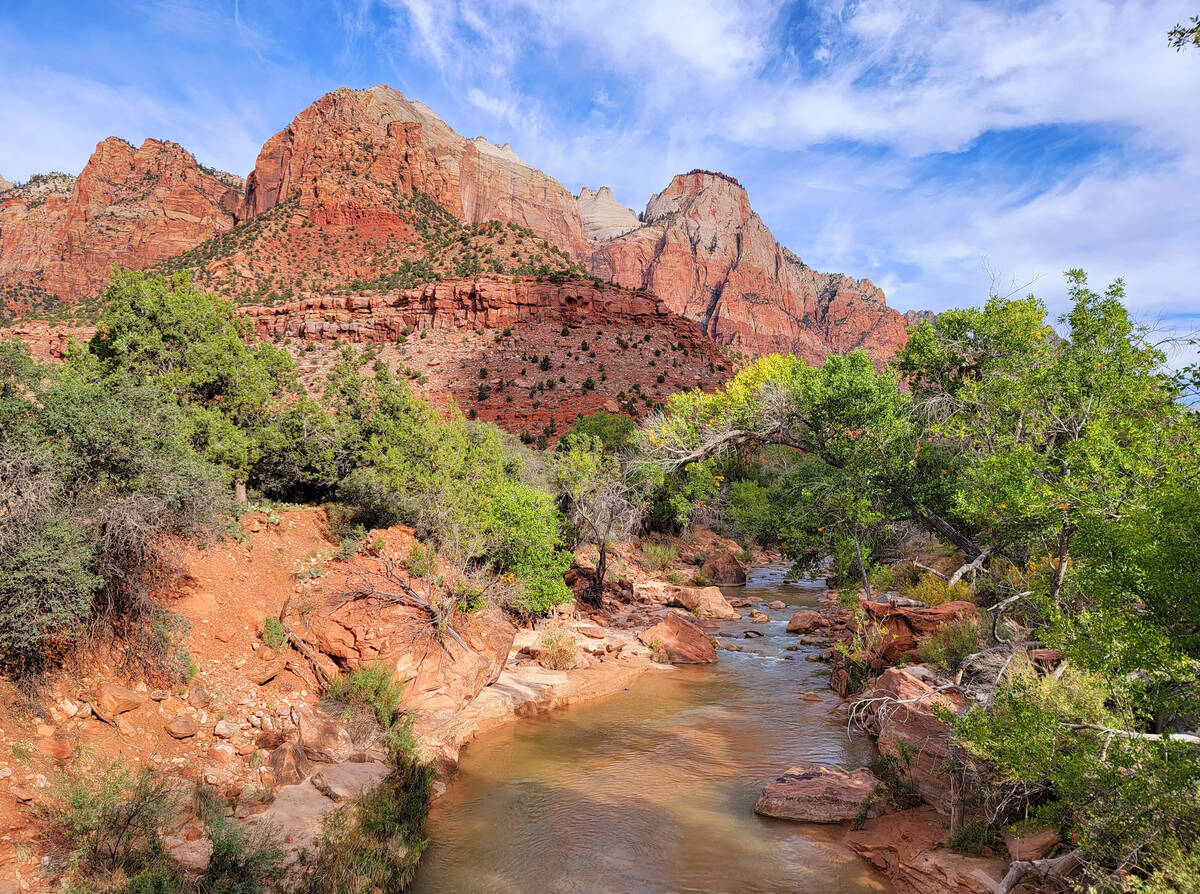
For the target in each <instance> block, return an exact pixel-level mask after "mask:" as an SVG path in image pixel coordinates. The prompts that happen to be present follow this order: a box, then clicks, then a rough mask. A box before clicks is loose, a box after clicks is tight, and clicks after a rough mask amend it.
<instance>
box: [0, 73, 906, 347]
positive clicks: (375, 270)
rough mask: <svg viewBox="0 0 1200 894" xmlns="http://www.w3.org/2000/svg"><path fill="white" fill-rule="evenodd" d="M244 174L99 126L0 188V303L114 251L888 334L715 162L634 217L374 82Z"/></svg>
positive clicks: (753, 328)
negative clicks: (565, 284) (58, 166)
mask: <svg viewBox="0 0 1200 894" xmlns="http://www.w3.org/2000/svg"><path fill="white" fill-rule="evenodd" d="M241 186H242V185H241V182H240V181H239V180H238V179H237V178H235V177H233V176H232V175H228V174H221V173H218V172H213V171H209V170H206V169H204V168H201V167H200V166H199V165H197V164H196V162H195V160H194V159H193V158H192V157H191V156H190V155H189V154H188V153H187V152H186V151H184V150H183V149H182V148H181V147H179V146H177V145H175V144H173V143H166V142H159V141H156V140H147V141H146V142H145V143H144V144H143V145H142V147H141V148H140V149H136V150H135V149H134V148H133V147H132V146H130V145H129V144H127V143H125V142H124V141H122V140H118V139H115V138H110V139H108V140H105V141H104V142H102V143H101V144H100V145H99V146H98V147H97V150H96V153H95V154H94V155H93V156H92V158H91V160H90V161H89V162H88V164H87V166H86V167H85V169H84V170H83V172H82V173H81V174H80V175H79V177H78V178H71V177H67V176H65V175H49V176H47V177H40V178H34V180H32V181H30V183H28V184H25V185H23V186H20V187H14V188H9V189H7V190H3V191H0V289H3V292H4V296H5V299H6V303H7V305H8V307H9V309H10V311H16V312H21V311H28V310H31V309H36V308H37V307H38V306H46V305H48V304H51V303H53V300H54V299H55V298H56V297H57V298H62V299H64V300H71V299H74V298H78V297H80V296H83V295H87V294H90V293H92V292H93V291H94V290H95V289H96V288H97V287H98V286H99V285H100V284H101V283H102V282H103V281H104V278H105V276H106V275H107V271H108V269H109V268H110V267H111V266H112V265H113V264H122V265H125V266H131V267H156V266H157V267H160V268H161V269H164V270H168V271H170V270H178V269H189V270H192V271H193V273H194V274H195V276H196V277H197V279H198V280H199V282H200V284H201V285H203V286H204V287H205V288H209V289H212V290H214V291H216V292H218V293H220V294H223V295H225V296H227V297H230V298H232V299H234V300H236V301H238V302H239V303H244V304H256V303H263V302H266V303H284V302H290V301H294V300H296V299H304V298H308V297H316V296H325V295H354V294H375V293H380V292H387V291H389V290H394V289H411V288H416V287H419V286H421V285H423V284H425V283H428V282H433V281H438V280H446V279H474V278H478V277H480V276H484V277H487V276H494V277H498V278H499V277H505V278H512V277H516V278H517V279H518V280H520V279H521V278H528V277H535V276H542V277H545V276H562V275H566V276H581V275H585V274H587V273H590V274H592V275H594V276H596V277H598V278H600V279H604V280H611V281H612V282H614V283H616V284H619V285H622V286H626V287H628V288H633V289H645V290H649V291H651V292H653V293H654V294H656V295H658V296H659V297H660V298H661V299H662V300H663V301H664V302H665V303H666V306H667V307H669V308H670V309H671V310H673V311H675V312H676V313H679V314H681V315H683V316H685V317H687V318H689V319H691V320H693V321H695V322H696V323H698V324H699V325H700V326H701V327H702V328H703V330H704V331H705V332H706V333H707V334H708V335H709V336H710V337H711V338H713V339H714V340H715V341H716V342H718V343H720V344H723V345H728V346H732V347H734V348H736V349H737V350H739V351H742V352H745V353H749V354H760V353H766V352H769V351H794V352H796V353H798V354H802V355H804V356H806V357H808V358H809V359H812V360H819V359H821V358H823V357H824V356H826V355H827V354H828V353H829V352H830V351H834V350H848V349H851V348H856V347H861V348H865V349H866V350H867V351H869V352H870V353H871V354H872V355H874V356H875V357H877V358H884V357H886V356H890V355H891V354H892V353H893V352H894V350H895V348H896V346H897V345H898V344H900V343H902V342H903V340H904V337H905V330H906V322H905V319H904V318H903V317H902V316H901V315H900V314H898V313H896V312H895V311H893V310H891V309H890V308H888V307H887V306H886V304H885V303H884V300H883V294H882V292H881V291H880V290H879V289H877V288H876V287H875V286H874V285H872V284H871V283H870V282H869V281H867V280H855V279H852V278H850V277H846V276H840V275H836V274H822V273H818V272H817V271H815V270H813V269H811V268H810V267H808V266H807V265H805V264H804V263H803V262H801V261H800V259H799V258H797V257H796V256H795V255H794V254H792V253H791V252H790V251H788V250H787V249H786V248H784V247H783V246H781V245H780V244H779V242H778V241H777V240H776V239H775V238H774V237H773V236H772V235H771V233H770V231H769V230H768V229H767V228H766V226H765V225H764V224H763V222H762V220H761V219H760V218H759V217H758V215H756V214H755V213H754V212H753V210H752V209H751V207H750V202H749V199H748V197H747V195H746V192H745V190H743V189H742V188H741V187H740V186H739V185H738V183H737V181H735V180H733V179H732V178H729V177H726V176H724V175H721V174H713V173H707V172H701V171H694V172H692V173H690V174H686V175H680V176H678V177H676V178H675V179H674V180H673V181H672V182H671V184H670V185H669V186H668V187H667V188H666V189H665V190H664V191H663V192H661V193H659V194H658V195H656V196H654V197H653V198H652V199H651V200H650V202H649V204H648V205H647V207H646V212H645V214H644V215H643V218H644V220H639V219H638V216H637V215H635V214H634V213H633V212H632V211H630V210H629V209H627V208H624V207H622V206H621V205H620V204H619V203H617V202H616V200H615V199H614V198H613V196H612V193H611V191H609V190H607V189H601V190H599V191H598V192H592V191H590V190H583V191H582V192H581V193H580V195H579V196H578V197H575V196H572V195H571V194H570V193H569V192H567V190H566V189H565V188H564V187H563V186H562V185H561V184H560V183H559V182H558V181H557V180H555V179H553V178H552V177H550V176H548V175H546V174H544V173H542V172H541V171H539V170H537V169H536V168H533V167H532V166H530V165H528V164H526V163H525V162H523V161H522V160H521V159H520V158H519V157H518V156H517V155H516V154H515V153H514V152H513V151H512V149H511V148H509V147H508V146H507V145H505V146H503V147H497V146H494V145H492V144H491V143H489V142H487V141H486V140H484V139H483V138H482V137H480V138H476V139H474V140H469V139H465V138H463V137H461V136H459V135H458V134H457V133H455V132H454V131H453V130H452V129H451V128H450V127H449V126H448V125H447V124H446V123H445V122H443V121H442V120H441V119H440V118H438V117H437V115H435V114H434V113H433V112H432V111H431V110H430V109H429V108H428V107H426V106H424V105H422V104H421V103H418V102H413V101H410V100H408V99H406V98H405V97H404V96H403V95H402V94H400V93H399V92H398V91H396V90H393V89H391V88H389V87H385V86H380V87H373V88H371V89H368V90H350V89H348V88H341V89H339V90H335V91H334V92H332V93H329V94H326V95H325V96H323V97H321V98H320V99H319V100H317V101H316V102H315V103H313V104H312V105H311V106H309V107H308V108H307V109H305V110H304V111H302V112H301V113H300V114H299V115H297V116H296V118H295V119H294V120H293V121H292V122H291V124H290V125H288V127H286V128H285V129H283V130H282V131H280V132H279V133H277V134H276V135H275V136H273V137H272V138H271V139H270V140H268V141H267V143H266V145H264V147H263V149H262V151H261V152H260V153H259V156H258V160H257V163H256V164H255V167H254V170H253V172H251V174H250V175H249V177H247V179H246V182H245V188H244V190H243V189H242V188H241Z"/></svg>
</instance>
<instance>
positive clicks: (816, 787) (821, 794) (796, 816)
mask: <svg viewBox="0 0 1200 894" xmlns="http://www.w3.org/2000/svg"><path fill="white" fill-rule="evenodd" d="M877 784H878V780H876V779H875V777H874V776H873V775H872V774H871V771H870V770H867V769H861V770H843V769H842V768H841V767H830V766H826V765H825V764H809V763H804V764H800V765H799V766H797V767H792V768H791V769H790V770H788V771H787V772H786V773H784V774H783V775H782V776H780V777H779V778H778V779H776V780H775V781H774V782H768V783H767V784H766V786H764V787H763V791H762V795H761V796H760V797H759V799H758V803H757V804H755V805H754V811H755V813H761V814H763V815H764V816H774V817H778V818H779V819H788V820H795V821H796V822H802V823H840V822H844V821H846V820H851V819H854V817H855V816H857V815H858V812H859V811H860V810H861V809H862V805H863V802H864V801H866V800H867V798H869V797H870V796H871V793H872V792H874V791H875V786H876V785H877Z"/></svg>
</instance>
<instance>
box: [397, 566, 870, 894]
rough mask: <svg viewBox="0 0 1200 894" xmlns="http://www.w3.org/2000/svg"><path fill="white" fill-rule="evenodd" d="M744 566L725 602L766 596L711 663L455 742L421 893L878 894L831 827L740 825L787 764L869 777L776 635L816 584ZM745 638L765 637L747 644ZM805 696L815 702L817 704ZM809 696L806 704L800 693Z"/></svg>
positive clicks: (800, 654)
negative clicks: (740, 582) (755, 617)
mask: <svg viewBox="0 0 1200 894" xmlns="http://www.w3.org/2000/svg"><path fill="white" fill-rule="evenodd" d="M783 572H784V569H783V568H781V567H767V568H760V569H757V570H755V571H754V572H753V573H752V574H751V576H750V580H749V582H748V584H747V586H746V587H744V588H742V587H739V588H736V589H734V588H731V589H727V590H726V591H725V592H726V595H727V596H729V597H730V598H747V597H756V598H757V597H761V598H763V599H764V600H766V601H767V602H770V601H772V600H780V601H782V602H784V603H786V604H787V607H786V608H784V609H780V610H778V611H775V610H771V609H769V608H767V606H766V605H765V604H764V605H760V606H758V608H760V609H762V610H763V611H765V612H766V613H767V614H768V615H770V617H771V620H770V622H769V623H767V624H753V623H751V622H750V620H749V609H742V610H741V611H742V614H743V615H744V617H743V619H742V620H741V621H732V622H729V623H726V624H723V625H722V627H721V629H720V630H719V631H717V633H716V635H717V637H718V638H719V639H720V641H721V642H722V643H732V644H736V645H738V646H740V647H741V649H742V651H739V652H733V651H725V650H722V651H721V652H720V658H719V660H718V663H717V664H716V665H708V666H702V667H682V666H681V667H675V668H670V669H661V670H658V669H656V670H654V671H652V672H649V673H647V674H646V675H644V676H643V677H642V678H641V679H640V680H638V681H636V682H635V683H634V684H633V685H632V686H631V687H630V688H629V689H628V690H626V691H624V692H621V693H619V694H617V695H614V696H611V697H609V698H605V699H602V700H600V701H597V702H592V703H588V704H584V705H579V706H574V707H570V708H567V709H565V710H562V711H559V712H556V713H553V714H551V715H548V716H545V717H541V718H537V719H531V720H522V721H520V722H518V723H514V724H509V725H508V726H506V727H503V728H501V729H498V730H495V731H492V732H490V733H487V734H485V735H482V736H480V737H479V738H478V739H477V740H476V741H474V742H472V743H471V745H470V746H468V747H467V748H466V749H465V751H464V753H463V757H462V761H461V763H460V765H459V770H458V773H457V775H456V776H455V777H454V779H453V781H452V782H451V785H450V790H449V792H448V793H447V794H446V795H445V796H444V797H443V798H441V799H440V800H439V801H438V802H437V803H436V804H435V805H434V809H433V813H432V815H431V819H430V825H429V834H430V838H431V843H430V846H429V849H428V851H427V852H426V854H425V856H424V858H423V859H422V862H421V867H420V869H419V870H418V872H417V878H416V881H415V882H414V884H413V886H412V888H411V889H410V890H412V891H416V892H419V894H476V892H479V894H485V892H486V894H518V892H520V894H535V892H536V894H543V892H553V894H557V892H587V894H594V892H621V894H641V892H654V894H658V892H688V894H692V892H696V894H699V892H704V894H709V892H713V894H715V892H729V894H733V892H792V891H796V892H800V891H803V892H814V894H818V892H830V894H849V892H888V891H891V890H892V889H891V887H890V886H889V885H888V883H887V882H886V881H884V880H883V879H882V878H881V877H880V876H878V875H877V874H875V873H874V872H873V871H871V870H870V869H869V867H868V866H867V865H866V863H865V862H864V861H862V860H861V859H859V858H858V857H857V856H856V855H855V854H854V853H853V852H851V851H849V850H848V849H846V848H845V847H844V846H843V845H841V844H840V839H841V837H842V835H843V834H844V832H843V829H842V828H841V827H823V826H817V825H800V824H795V823H789V822H785V821H780V820H772V819H767V818H765V817H760V816H758V815H756V814H755V813H754V810H753V808H754V802H755V801H756V800H757V798H758V795H759V792H760V791H761V789H762V786H763V784H764V783H765V782H767V781H769V780H770V779H772V778H773V777H775V776H777V775H778V774H780V773H781V772H783V771H784V770H786V769H787V768H788V767H790V766H793V765H794V763H795V762H797V761H819V762H824V763H837V764H841V765H843V766H847V767H856V766H862V765H864V764H866V763H867V762H868V761H869V760H870V756H871V753H872V746H871V743H870V741H869V739H867V738H866V737H864V736H861V735H858V734H855V735H852V736H848V735H847V732H846V721H845V713H844V712H843V711H839V710H838V703H839V699H838V698H837V696H836V695H835V694H834V693H833V692H831V691H830V690H829V689H828V688H827V686H826V680H827V677H828V668H827V667H826V666H825V665H823V664H820V663H815V662H808V661H805V660H804V656H805V655H807V654H810V653H811V652H812V651H814V648H815V647H810V646H800V647H799V649H798V650H797V651H788V650H787V647H788V646H796V645H798V644H799V638H798V637H796V636H789V635H788V634H787V633H786V632H785V626H786V624H787V620H788V618H790V617H791V615H792V613H793V612H794V611H795V610H796V609H797V608H799V607H811V606H815V605H816V604H817V600H818V597H819V596H820V594H821V593H822V592H823V591H824V586H823V585H822V584H821V583H819V582H800V583H795V584H792V583H785V581H784V579H783ZM747 630H753V631H758V632H761V633H762V634H763V636H761V637H756V638H746V637H745V631H747ZM814 693H815V695H814ZM806 694H807V698H805V697H804V696H805V695H806Z"/></svg>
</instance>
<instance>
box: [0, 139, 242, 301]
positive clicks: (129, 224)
mask: <svg viewBox="0 0 1200 894" xmlns="http://www.w3.org/2000/svg"><path fill="white" fill-rule="evenodd" d="M238 185H240V180H239V178H236V177H234V176H233V175H231V174H225V173H223V172H219V171H212V170H211V169H205V168H201V167H200V166H199V165H198V164H197V163H196V160H195V159H194V158H193V157H192V156H191V154H190V153H188V152H187V150H185V149H184V148H183V147H182V146H180V145H179V144H178V143H172V142H169V141H165V140H153V139H147V140H146V141H144V142H143V143H142V145H141V146H140V147H138V148H136V149H135V148H134V147H133V146H132V145H130V144H129V143H128V142H126V141H125V140H122V139H119V138H117V137H109V138H108V139H106V140H102V141H101V142H100V143H98V144H97V146H96V150H95V152H93V153H92V157H91V158H90V159H88V163H87V165H86V166H85V167H84V169H83V171H82V172H80V174H79V176H78V177H70V176H68V175H66V174H48V175H39V176H35V177H33V178H31V179H30V180H29V182H28V183H25V184H22V185H21V186H18V187H15V188H14V189H10V190H9V191H7V192H6V193H5V194H4V201H3V203H0V287H3V288H4V290H5V292H6V295H10V296H11V295H21V296H26V295H29V294H33V295H36V296H38V299H39V300H42V301H44V300H49V299H50V298H52V297H58V298H61V299H66V300H70V299H73V298H78V297H80V296H82V295H87V294H89V293H91V292H93V291H94V290H95V289H96V288H97V287H98V286H99V285H101V284H102V283H103V282H104V280H105V278H106V277H107V276H108V271H109V269H110V268H111V267H112V266H113V265H114V264H120V265H122V266H128V267H148V266H152V265H153V264H156V263H158V262H160V261H162V260H164V259H165V258H168V257H170V256H172V255H175V254H178V253H179V252H181V251H184V250H186V249H189V248H191V247H192V246H194V245H196V244H197V243H199V242H201V241H203V240H204V239H206V238H208V237H209V236H211V235H212V234H213V233H215V232H219V231H222V230H227V229H229V228H230V227H231V226H233V222H234V217H233V212H234V210H235V209H236V208H237V206H238V202H239V200H240V197H241V195H240V190H239V189H238V188H237V187H238Z"/></svg>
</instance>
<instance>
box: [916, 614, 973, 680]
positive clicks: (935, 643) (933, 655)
mask: <svg viewBox="0 0 1200 894" xmlns="http://www.w3.org/2000/svg"><path fill="white" fill-rule="evenodd" d="M978 651H979V624H977V623H976V622H975V621H959V622H957V623H954V624H938V626H937V627H936V628H935V629H934V631H933V633H930V634H929V635H927V636H925V637H924V638H923V639H922V640H921V642H920V643H919V644H918V646H917V653H918V654H919V655H920V656H921V661H922V662H923V663H925V664H928V665H930V666H932V667H941V668H946V669H948V670H954V669H955V668H957V667H958V665H959V664H960V663H961V662H962V660H963V659H964V658H966V657H967V656H968V655H970V654H972V653H974V652H978Z"/></svg>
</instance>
